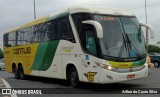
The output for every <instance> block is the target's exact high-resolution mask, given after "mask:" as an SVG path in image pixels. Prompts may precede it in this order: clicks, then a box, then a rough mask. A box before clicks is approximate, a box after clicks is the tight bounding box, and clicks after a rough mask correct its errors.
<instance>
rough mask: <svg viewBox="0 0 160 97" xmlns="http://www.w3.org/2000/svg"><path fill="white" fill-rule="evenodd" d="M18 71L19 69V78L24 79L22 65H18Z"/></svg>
mask: <svg viewBox="0 0 160 97" xmlns="http://www.w3.org/2000/svg"><path fill="white" fill-rule="evenodd" d="M18 71H19V78H20V79H22V80H24V79H25V74H24V70H23V66H22V65H20V66H19V68H18Z"/></svg>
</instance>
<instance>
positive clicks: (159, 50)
mask: <svg viewBox="0 0 160 97" xmlns="http://www.w3.org/2000/svg"><path fill="white" fill-rule="evenodd" d="M148 53H160V47H158V46H155V45H149V46H148Z"/></svg>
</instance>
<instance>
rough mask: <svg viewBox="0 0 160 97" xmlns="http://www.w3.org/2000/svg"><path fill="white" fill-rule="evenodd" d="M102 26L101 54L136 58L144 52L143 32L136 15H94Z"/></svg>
mask: <svg viewBox="0 0 160 97" xmlns="http://www.w3.org/2000/svg"><path fill="white" fill-rule="evenodd" d="M94 20H96V21H98V22H99V23H100V24H101V25H102V28H103V38H100V39H99V40H100V46H101V51H102V55H104V56H108V57H116V58H118V59H120V58H138V57H140V56H144V55H145V54H146V47H145V41H144V36H143V32H142V30H141V27H140V26H139V23H138V20H137V18H136V17H127V16H126V17H124V16H105V15H94Z"/></svg>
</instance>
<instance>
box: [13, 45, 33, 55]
mask: <svg viewBox="0 0 160 97" xmlns="http://www.w3.org/2000/svg"><path fill="white" fill-rule="evenodd" d="M30 53H31V48H30V47H26V48H15V49H13V54H15V55H19V54H30Z"/></svg>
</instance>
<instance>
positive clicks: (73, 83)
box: [69, 67, 79, 88]
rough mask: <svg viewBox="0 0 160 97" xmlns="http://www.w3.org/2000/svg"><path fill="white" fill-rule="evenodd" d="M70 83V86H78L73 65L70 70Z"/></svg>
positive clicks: (76, 73) (76, 74)
mask: <svg viewBox="0 0 160 97" xmlns="http://www.w3.org/2000/svg"><path fill="white" fill-rule="evenodd" d="M69 79H70V83H71V85H72V87H74V88H76V87H78V86H79V78H78V72H77V70H76V68H75V67H72V68H71V70H70V77H69Z"/></svg>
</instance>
